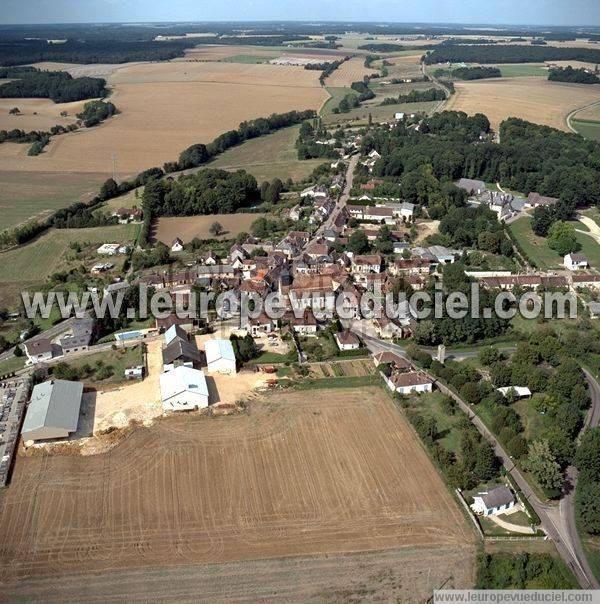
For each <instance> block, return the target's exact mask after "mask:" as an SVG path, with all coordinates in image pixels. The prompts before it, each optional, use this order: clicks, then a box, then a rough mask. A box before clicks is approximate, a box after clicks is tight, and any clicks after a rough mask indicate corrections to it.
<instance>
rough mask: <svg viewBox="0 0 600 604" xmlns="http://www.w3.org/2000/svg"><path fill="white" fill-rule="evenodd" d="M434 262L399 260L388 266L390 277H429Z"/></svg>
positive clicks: (416, 259)
mask: <svg viewBox="0 0 600 604" xmlns="http://www.w3.org/2000/svg"><path fill="white" fill-rule="evenodd" d="M431 267H432V262H431V260H429V259H428V258H399V259H397V260H394V262H392V264H390V265H389V266H388V273H389V274H390V275H394V276H399V275H403V276H404V275H429V274H430V273H431Z"/></svg>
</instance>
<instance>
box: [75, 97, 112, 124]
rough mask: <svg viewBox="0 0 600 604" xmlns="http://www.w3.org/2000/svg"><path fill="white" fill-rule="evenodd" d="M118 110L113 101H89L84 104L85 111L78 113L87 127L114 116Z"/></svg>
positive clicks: (78, 116)
mask: <svg viewBox="0 0 600 604" xmlns="http://www.w3.org/2000/svg"><path fill="white" fill-rule="evenodd" d="M116 112H117V108H116V107H115V106H114V104H113V103H110V102H107V101H89V102H88V103H86V104H85V105H84V106H83V111H82V112H81V113H78V114H77V118H78V119H80V120H81V121H82V122H83V125H84V126H85V127H86V128H92V127H93V126H97V125H98V124H99V123H100V122H103V121H104V120H106V119H108V118H109V117H112V116H113V115H114V114H115V113H116Z"/></svg>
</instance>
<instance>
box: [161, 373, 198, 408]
mask: <svg viewBox="0 0 600 604" xmlns="http://www.w3.org/2000/svg"><path fill="white" fill-rule="evenodd" d="M160 396H161V399H162V406H163V412H164V413H170V412H173V411H194V410H196V409H204V408H205V407H208V404H209V402H210V401H209V393H208V385H207V383H206V377H205V376H204V373H202V371H200V370H198V369H192V368H191V367H184V366H181V367H176V368H175V369H173V371H169V372H167V373H162V374H161V375H160Z"/></svg>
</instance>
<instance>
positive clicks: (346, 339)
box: [333, 330, 360, 350]
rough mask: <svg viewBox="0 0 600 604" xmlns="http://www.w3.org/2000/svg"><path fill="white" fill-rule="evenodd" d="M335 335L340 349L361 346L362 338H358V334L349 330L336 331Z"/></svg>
mask: <svg viewBox="0 0 600 604" xmlns="http://www.w3.org/2000/svg"><path fill="white" fill-rule="evenodd" d="M333 337H334V339H335V341H336V344H337V345H338V348H339V349H340V350H357V349H358V348H360V340H359V339H358V336H356V335H355V334H353V333H352V332H351V331H349V330H345V331H341V332H339V333H336V334H334V336H333Z"/></svg>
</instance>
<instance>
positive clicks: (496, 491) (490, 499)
mask: <svg viewBox="0 0 600 604" xmlns="http://www.w3.org/2000/svg"><path fill="white" fill-rule="evenodd" d="M477 496H478V497H481V499H482V501H483V503H484V505H485V507H486V508H487V509H488V510H489V509H492V508H497V507H500V506H502V505H508V504H509V503H511V502H513V501H514V500H515V498H514V497H513V494H512V493H511V491H510V489H509V488H508V487H505V486H504V485H501V486H499V487H495V488H493V489H492V490H491V491H488V492H487V493H478V495H477Z"/></svg>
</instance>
